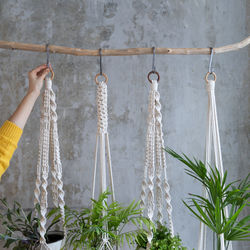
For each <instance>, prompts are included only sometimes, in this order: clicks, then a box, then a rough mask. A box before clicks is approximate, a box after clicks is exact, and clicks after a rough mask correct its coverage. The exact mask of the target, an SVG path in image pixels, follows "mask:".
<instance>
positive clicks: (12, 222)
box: [0, 198, 63, 250]
mask: <svg viewBox="0 0 250 250" xmlns="http://www.w3.org/2000/svg"><path fill="white" fill-rule="evenodd" d="M0 204H1V206H2V208H1V212H0V222H1V225H2V227H3V228H4V229H5V233H0V240H3V241H4V242H5V244H4V248H8V249H9V247H11V246H12V245H14V247H13V250H25V249H35V248H36V247H38V246H39V239H40V234H39V226H40V219H39V218H40V205H39V204H36V206H35V208H34V209H32V210H31V211H29V212H25V211H24V210H23V208H22V206H21V205H20V204H19V203H18V202H16V201H14V205H13V207H12V208H11V207H10V206H9V205H8V203H7V201H6V199H5V198H4V199H0ZM60 217H61V215H60V213H59V209H52V210H51V211H50V212H49V213H48V214H47V219H48V220H49V219H51V222H50V224H49V225H48V227H47V231H46V234H45V239H46V241H47V243H50V240H51V239H50V237H54V238H55V236H56V237H62V238H63V236H62V235H60V236H59V235H53V236H52V235H51V233H52V232H54V228H55V226H56V225H57V223H58V222H59V221H60V220H59V218H60ZM57 240H58V239H57Z"/></svg>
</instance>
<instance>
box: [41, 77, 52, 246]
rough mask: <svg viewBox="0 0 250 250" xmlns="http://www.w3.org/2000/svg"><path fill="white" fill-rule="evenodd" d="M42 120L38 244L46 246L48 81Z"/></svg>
mask: <svg viewBox="0 0 250 250" xmlns="http://www.w3.org/2000/svg"><path fill="white" fill-rule="evenodd" d="M41 117H42V120H43V137H41V138H40V140H41V141H42V145H43V150H42V163H41V175H42V176H41V201H40V208H41V218H40V229H39V230H40V244H41V245H42V246H44V247H45V248H46V247H47V244H46V239H45V233H46V213H47V207H48V202H47V195H48V194H47V185H48V182H47V180H48V173H49V137H50V93H49V86H48V82H47V81H46V82H45V90H44V96H43V109H42V114H41Z"/></svg>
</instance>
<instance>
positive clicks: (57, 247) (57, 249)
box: [48, 232, 64, 250]
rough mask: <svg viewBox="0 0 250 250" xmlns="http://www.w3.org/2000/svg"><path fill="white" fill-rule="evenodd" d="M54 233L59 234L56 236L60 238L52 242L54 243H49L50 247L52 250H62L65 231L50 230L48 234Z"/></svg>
mask: <svg viewBox="0 0 250 250" xmlns="http://www.w3.org/2000/svg"><path fill="white" fill-rule="evenodd" d="M50 235H51V236H52V235H57V237H56V238H58V240H56V239H55V240H56V241H54V242H52V243H48V247H49V249H50V250H60V249H61V247H62V243H63V239H64V234H63V232H50V233H49V234H48V237H49V236H50Z"/></svg>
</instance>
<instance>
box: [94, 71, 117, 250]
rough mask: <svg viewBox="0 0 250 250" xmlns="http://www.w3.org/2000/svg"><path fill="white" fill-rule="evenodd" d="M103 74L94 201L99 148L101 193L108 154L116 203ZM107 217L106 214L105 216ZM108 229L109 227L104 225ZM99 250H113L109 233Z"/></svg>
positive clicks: (104, 234)
mask: <svg viewBox="0 0 250 250" xmlns="http://www.w3.org/2000/svg"><path fill="white" fill-rule="evenodd" d="M100 75H101V74H98V75H97V76H96V83H97V95H96V102H97V134H96V147H95V163H94V175H93V185H92V199H94V198H95V186H96V170H97V161H98V148H99V158H100V182H101V183H100V184H101V192H102V193H103V192H105V191H107V172H106V154H107V163H108V169H109V180H110V187H111V194H112V201H115V191H114V182H113V173H112V165H111V154H110V146H109V134H108V109H107V99H108V95H107V80H108V78H107V76H106V75H105V74H104V73H102V76H104V77H105V79H106V80H105V81H101V82H98V81H97V78H98V77H99V76H100ZM103 216H105V214H103ZM104 227H105V228H107V225H104ZM98 249H99V250H102V249H108V250H112V249H113V248H112V246H111V244H110V242H109V237H108V234H107V233H103V235H102V243H101V245H100V246H99V248H98Z"/></svg>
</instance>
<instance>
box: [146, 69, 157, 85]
mask: <svg viewBox="0 0 250 250" xmlns="http://www.w3.org/2000/svg"><path fill="white" fill-rule="evenodd" d="M152 74H156V75H157V82H159V81H160V74H159V73H158V72H157V71H150V72H149V73H148V80H149V82H151V83H152V80H151V79H150V76H151V75H152Z"/></svg>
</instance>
